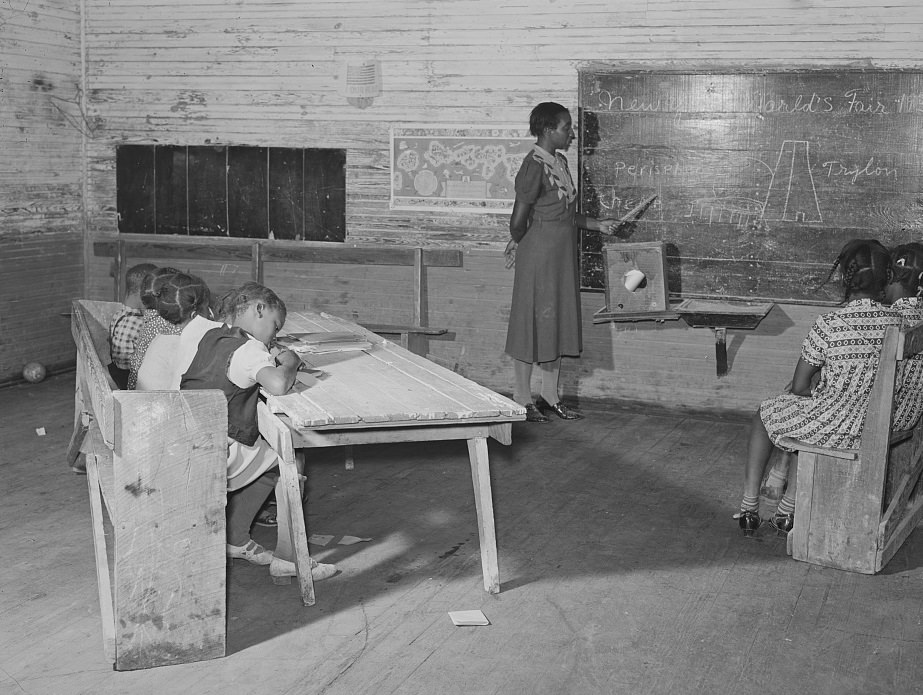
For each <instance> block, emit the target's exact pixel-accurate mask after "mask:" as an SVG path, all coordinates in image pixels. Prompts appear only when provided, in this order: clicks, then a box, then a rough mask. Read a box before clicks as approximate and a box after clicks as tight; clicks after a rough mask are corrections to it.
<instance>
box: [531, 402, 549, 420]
mask: <svg viewBox="0 0 923 695" xmlns="http://www.w3.org/2000/svg"><path fill="white" fill-rule="evenodd" d="M526 422H548V418H547V417H545V416H544V415H542V413H541V411H539V409H538V408H536V407H535V403H527V404H526Z"/></svg>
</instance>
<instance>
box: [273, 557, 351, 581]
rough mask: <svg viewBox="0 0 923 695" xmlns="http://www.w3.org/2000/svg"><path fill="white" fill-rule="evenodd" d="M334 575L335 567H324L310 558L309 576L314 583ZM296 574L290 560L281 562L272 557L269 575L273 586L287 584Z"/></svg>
mask: <svg viewBox="0 0 923 695" xmlns="http://www.w3.org/2000/svg"><path fill="white" fill-rule="evenodd" d="M336 573H337V566H336V565H325V564H323V563H321V562H318V561H317V560H315V559H314V558H313V557H312V558H311V576H312V577H313V578H314V581H315V582H319V581H323V580H324V579H330V577H332V576H333V575H335V574H336ZM297 574H298V573H297V571H296V570H295V563H294V562H292V561H291V560H282V559H281V558H278V557H274V558H273V559H272V563H271V564H270V565H269V575H270V576H271V577H272V581H273V584H288V583H289V582H291V581H292V577H294V576H296V575H297Z"/></svg>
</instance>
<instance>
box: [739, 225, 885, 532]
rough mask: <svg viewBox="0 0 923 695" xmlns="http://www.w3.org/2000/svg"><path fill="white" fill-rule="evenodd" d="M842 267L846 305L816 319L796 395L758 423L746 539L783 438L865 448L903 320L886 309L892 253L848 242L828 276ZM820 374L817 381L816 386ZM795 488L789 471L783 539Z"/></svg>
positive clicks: (762, 412)
mask: <svg viewBox="0 0 923 695" xmlns="http://www.w3.org/2000/svg"><path fill="white" fill-rule="evenodd" d="M837 268H839V270H840V275H841V279H842V283H843V288H844V293H845V304H844V306H842V307H841V308H839V309H836V310H835V311H831V312H829V313H826V314H822V315H820V316H819V317H818V318H817V320H816V321H815V322H814V325H813V326H812V327H811V330H810V331H809V332H808V335H807V337H806V338H805V339H804V342H803V343H802V346H801V357H800V358H799V360H798V364H797V366H796V367H795V375H794V377H793V378H792V384H791V388H790V390H789V391H786V392H785V393H781V394H779V395H778V396H774V397H772V398H769V399H767V400H765V401H763V402H762V403H761V404H760V407H759V411H758V412H757V413H756V415H755V416H754V418H753V421H752V427H751V430H750V441H749V448H748V456H747V463H746V472H745V479H744V495H743V501H742V502H741V505H740V513H739V514H738V515H737V518H738V523H739V525H740V528H741V529H742V530H743V532H744V535H752V534H753V532H754V531H755V530H756V529H757V528H758V527H759V525H760V516H759V513H758V507H759V487H760V482H761V481H762V478H763V471H764V469H765V467H766V462H767V460H768V459H769V455H770V454H771V453H772V450H773V447H774V446H775V447H779V448H781V449H783V450H788V449H785V447H782V446H780V444H779V442H780V440H781V439H782V438H783V437H792V438H794V439H798V440H800V441H803V442H808V443H810V444H817V445H819V446H829V447H836V448H844V449H853V448H858V446H859V440H860V437H861V436H862V424H863V422H864V421H865V413H866V410H867V409H868V403H869V394H870V392H871V390H872V382H873V381H874V379H875V373H876V371H877V369H878V357H879V354H880V353H881V344H882V339H883V338H884V331H885V328H887V327H888V326H900V325H901V314H900V312H898V311H897V310H896V309H893V308H891V307H888V306H885V305H884V304H882V301H883V300H884V295H885V287H886V286H887V285H888V283H889V281H890V275H891V274H890V257H889V254H888V250H887V249H886V248H885V247H884V246H882V245H881V244H880V243H879V242H877V241H874V240H871V239H856V240H853V241H850V242H848V243H847V244H846V245H845V246H844V247H843V250H842V251H841V252H840V255H839V256H838V257H837V259H836V261H835V262H834V264H833V268H832V269H831V271H830V275H832V274H833V273H834V272H835V271H836V270H837ZM828 279H829V276H828ZM815 376H819V379H818V380H817V382H816V385H815V386H813V387H812V379H814V377H815ZM792 469H794V466H792ZM793 482H794V476H793V475H792V472H790V473H789V487H788V489H787V490H786V493H785V495H784V496H783V498H782V500H781V501H780V502H779V509H778V511H777V512H776V514H775V516H774V517H773V518H772V520H771V521H770V523H771V524H772V525H773V526H774V527H775V528H776V529H777V530H778V531H780V532H783V533H787V532H788V531H790V530H791V528H792V523H793V520H794V500H795V497H794V495H795V489H794V484H793Z"/></svg>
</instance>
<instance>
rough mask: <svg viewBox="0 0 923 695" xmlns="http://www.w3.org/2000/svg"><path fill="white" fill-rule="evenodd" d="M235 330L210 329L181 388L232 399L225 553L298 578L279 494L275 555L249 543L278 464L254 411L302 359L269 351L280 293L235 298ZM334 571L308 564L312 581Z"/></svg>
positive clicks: (278, 320)
mask: <svg viewBox="0 0 923 695" xmlns="http://www.w3.org/2000/svg"><path fill="white" fill-rule="evenodd" d="M226 309H227V316H226V319H227V320H228V321H229V323H230V324H231V325H227V324H225V325H222V326H221V327H219V328H213V329H211V330H210V331H208V332H207V333H205V335H204V336H203V337H202V339H201V340H200V341H199V344H198V350H197V351H196V354H195V357H194V358H193V359H192V362H191V363H190V365H189V369H188V370H187V371H186V373H185V374H183V377H182V380H181V382H180V388H181V389H215V388H217V389H221V390H222V391H223V392H224V394H225V396H226V397H227V400H228V506H227V554H228V557H231V558H240V559H243V560H247V561H249V562H252V563H254V564H257V565H269V573H270V575H271V576H272V577H273V580H274V581H275V580H279V581H280V582H286V581H290V580H289V579H288V578H289V577H293V576H295V564H294V562H292V560H293V557H294V555H293V549H292V546H291V532H290V529H289V525H288V519H289V514H288V509H287V507H286V506H285V505H286V497H285V495H284V494H282V491H281V490H279V491H277V494H276V500H277V504H278V506H279V514H278V537H277V539H276V549H275V551H272V550H266V549H265V548H263V547H262V546H261V545H259V544H258V543H256V541H254V540H253V539H252V538H250V526H251V525H252V524H253V520H254V518H255V517H256V514H257V512H258V511H259V509H260V507H261V506H262V505H263V503H264V502H265V501H266V498H267V497H268V496H269V494H270V493H271V492H272V491H273V488H274V487H275V486H276V484H277V479H278V476H277V474H276V473H275V472H272V469H274V468H275V467H276V466H277V465H278V463H279V459H278V456H277V455H276V452H275V451H273V449H272V448H271V447H270V446H269V444H268V443H267V442H266V440H264V439H263V438H262V437H261V436H260V432H259V427H258V425H257V415H256V406H257V403H258V400H259V395H260V388H261V387H262V388H263V389H265V390H266V391H267V392H269V393H271V394H273V395H277V396H281V395H282V394H284V393H286V392H287V391H288V390H289V389H290V388H291V387H292V384H293V383H294V381H295V376H296V373H297V371H298V366H299V364H300V359H299V358H298V356H297V355H295V354H294V353H293V352H291V351H289V350H283V351H281V352H280V353H279V354H278V355H276V356H275V357H273V356H272V354H270V352H269V345H270V344H271V343H272V341H273V339H274V338H275V337H276V333H278V331H279V329H281V328H282V325H283V324H284V323H285V304H284V303H283V302H282V300H281V299H279V297H278V296H277V295H276V293H275V292H273V291H272V290H270V289H269V288H267V287H264V286H263V285H260V284H258V283H255V282H248V283H246V284H245V285H243V286H242V287H241V288H240V289H239V290H237V291H236V293H234V294H233V295H232V296H231V297H230V301H229V302H228V303H227V306H226ZM336 571H337V569H336V567H335V566H334V565H324V564H318V563H316V562H315V561H314V560H312V561H311V572H312V574H313V577H314V581H319V580H321V579H327V578H328V577H332V576H333V575H334V574H335V573H336Z"/></svg>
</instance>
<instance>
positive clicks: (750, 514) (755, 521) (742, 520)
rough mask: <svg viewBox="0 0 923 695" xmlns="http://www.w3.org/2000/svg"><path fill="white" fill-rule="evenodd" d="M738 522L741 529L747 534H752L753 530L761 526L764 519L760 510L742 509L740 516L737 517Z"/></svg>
mask: <svg viewBox="0 0 923 695" xmlns="http://www.w3.org/2000/svg"><path fill="white" fill-rule="evenodd" d="M737 523H738V524H740V530H741V531H743V532H744V535H745V536H752V535H753V532H754V531H756V529H758V528H759V527H760V524H762V523H763V520H762V519H760V515H759V512H755V511H753V510H752V509H741V510H740V516H738V517H737Z"/></svg>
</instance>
